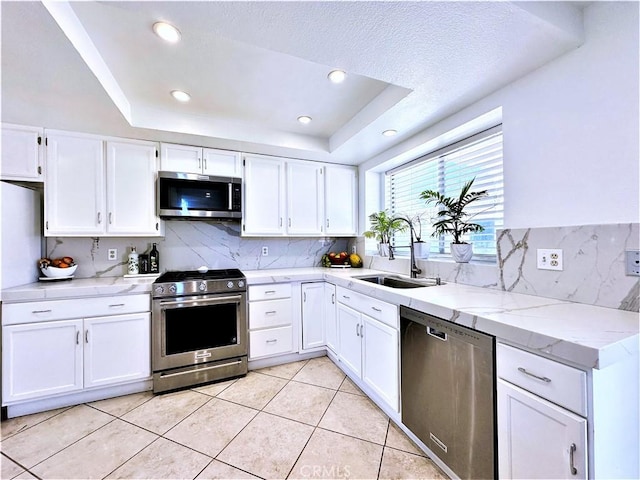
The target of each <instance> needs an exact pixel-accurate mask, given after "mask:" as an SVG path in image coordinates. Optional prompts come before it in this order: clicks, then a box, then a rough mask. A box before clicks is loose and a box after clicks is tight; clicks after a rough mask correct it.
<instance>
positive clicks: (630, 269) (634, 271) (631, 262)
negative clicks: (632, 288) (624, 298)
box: [625, 250, 640, 277]
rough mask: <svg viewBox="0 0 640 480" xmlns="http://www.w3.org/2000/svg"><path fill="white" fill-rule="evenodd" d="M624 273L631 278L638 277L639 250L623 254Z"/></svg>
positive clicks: (639, 265)
mask: <svg viewBox="0 0 640 480" xmlns="http://www.w3.org/2000/svg"><path fill="white" fill-rule="evenodd" d="M625 267H626V268H625V271H626V274H627V275H629V276H632V277H640V250H627V251H626V252H625Z"/></svg>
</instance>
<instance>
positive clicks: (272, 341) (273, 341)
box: [267, 338, 278, 343]
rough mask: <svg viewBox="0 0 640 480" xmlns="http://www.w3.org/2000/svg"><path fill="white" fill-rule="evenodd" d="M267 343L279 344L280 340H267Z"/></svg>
mask: <svg viewBox="0 0 640 480" xmlns="http://www.w3.org/2000/svg"><path fill="white" fill-rule="evenodd" d="M267 343H278V339H277V338H274V339H273V340H267Z"/></svg>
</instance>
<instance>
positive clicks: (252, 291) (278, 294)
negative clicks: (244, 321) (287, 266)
mask: <svg viewBox="0 0 640 480" xmlns="http://www.w3.org/2000/svg"><path fill="white" fill-rule="evenodd" d="M248 297H249V301H251V302H254V301H256V300H273V299H275V298H290V297H291V284H290V283H272V284H269V285H249V292H248Z"/></svg>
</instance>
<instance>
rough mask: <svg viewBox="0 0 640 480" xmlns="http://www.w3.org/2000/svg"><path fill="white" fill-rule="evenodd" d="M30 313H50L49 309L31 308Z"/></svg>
mask: <svg viewBox="0 0 640 480" xmlns="http://www.w3.org/2000/svg"><path fill="white" fill-rule="evenodd" d="M31 313H33V314H35V315H37V314H38V313H51V310H33V311H32V312H31Z"/></svg>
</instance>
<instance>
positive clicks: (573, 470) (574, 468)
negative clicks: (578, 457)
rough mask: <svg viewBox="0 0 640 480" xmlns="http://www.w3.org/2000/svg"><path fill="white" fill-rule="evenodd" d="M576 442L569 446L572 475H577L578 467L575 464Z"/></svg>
mask: <svg viewBox="0 0 640 480" xmlns="http://www.w3.org/2000/svg"><path fill="white" fill-rule="evenodd" d="M576 449H577V447H576V444H575V443H572V444H571V446H570V447H569V470H570V471H571V475H577V474H578V469H577V468H576V467H575V465H574V464H573V454H574V453H576Z"/></svg>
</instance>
